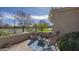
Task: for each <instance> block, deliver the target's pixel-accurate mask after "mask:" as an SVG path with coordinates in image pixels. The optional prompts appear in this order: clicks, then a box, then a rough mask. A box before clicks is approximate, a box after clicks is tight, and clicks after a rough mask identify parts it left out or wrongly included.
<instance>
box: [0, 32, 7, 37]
mask: <svg viewBox="0 0 79 59" xmlns="http://www.w3.org/2000/svg"><path fill="white" fill-rule="evenodd" d="M7 35H9V34H8V33H6V32H4V31H0V36H7Z"/></svg>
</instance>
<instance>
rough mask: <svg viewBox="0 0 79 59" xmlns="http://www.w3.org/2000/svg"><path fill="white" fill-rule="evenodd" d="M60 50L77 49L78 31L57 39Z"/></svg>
mask: <svg viewBox="0 0 79 59" xmlns="http://www.w3.org/2000/svg"><path fill="white" fill-rule="evenodd" d="M58 40H59V41H58V47H59V49H60V50H61V51H79V32H70V33H67V34H65V35H63V36H62V37H60V38H59V39H58Z"/></svg>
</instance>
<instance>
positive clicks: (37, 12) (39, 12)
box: [0, 7, 50, 25]
mask: <svg viewBox="0 0 79 59" xmlns="http://www.w3.org/2000/svg"><path fill="white" fill-rule="evenodd" d="M17 11H24V12H25V13H29V14H31V17H32V20H33V21H34V22H35V23H38V21H39V20H45V21H46V22H48V23H50V21H49V20H48V14H49V11H50V7H0V13H1V14H3V16H4V18H3V22H4V23H6V24H7V23H8V24H11V25H12V24H13V20H14V17H13V15H14V14H16V12H17ZM16 24H17V23H16Z"/></svg>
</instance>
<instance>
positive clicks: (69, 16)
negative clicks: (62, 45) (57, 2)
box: [53, 8, 79, 35]
mask: <svg viewBox="0 0 79 59" xmlns="http://www.w3.org/2000/svg"><path fill="white" fill-rule="evenodd" d="M53 20H54V33H56V32H57V31H60V35H63V34H64V33H67V32H73V31H79V8H64V9H60V10H59V11H58V10H57V11H54V12H53Z"/></svg>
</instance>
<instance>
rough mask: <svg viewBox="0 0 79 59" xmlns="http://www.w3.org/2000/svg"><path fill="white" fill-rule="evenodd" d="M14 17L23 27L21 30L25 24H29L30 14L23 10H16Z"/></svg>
mask: <svg viewBox="0 0 79 59" xmlns="http://www.w3.org/2000/svg"><path fill="white" fill-rule="evenodd" d="M16 19H18V22H19V23H18V24H19V25H20V26H21V27H22V28H23V32H24V29H25V26H26V25H29V24H30V23H31V16H30V14H26V13H25V12H23V11H18V12H17V13H16Z"/></svg>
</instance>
